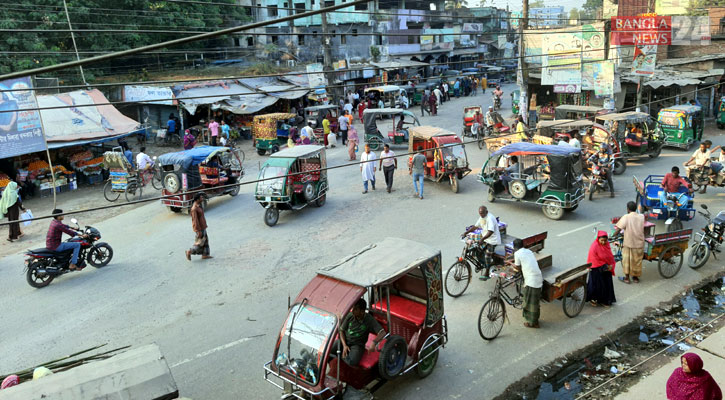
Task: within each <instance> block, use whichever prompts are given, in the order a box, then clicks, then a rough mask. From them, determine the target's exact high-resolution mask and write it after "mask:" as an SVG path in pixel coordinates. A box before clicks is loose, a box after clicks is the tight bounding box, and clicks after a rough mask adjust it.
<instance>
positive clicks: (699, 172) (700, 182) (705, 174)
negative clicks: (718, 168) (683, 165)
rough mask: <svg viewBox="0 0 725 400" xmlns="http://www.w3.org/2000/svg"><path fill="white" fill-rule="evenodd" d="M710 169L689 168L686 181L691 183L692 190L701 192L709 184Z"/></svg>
mask: <svg viewBox="0 0 725 400" xmlns="http://www.w3.org/2000/svg"><path fill="white" fill-rule="evenodd" d="M709 173H710V168H707V167H690V168H689V171H688V173H687V179H688V180H689V181H690V182H691V183H692V189H694V190H695V191H698V190H701V189H703V188H705V187H707V185H709V184H710V175H709Z"/></svg>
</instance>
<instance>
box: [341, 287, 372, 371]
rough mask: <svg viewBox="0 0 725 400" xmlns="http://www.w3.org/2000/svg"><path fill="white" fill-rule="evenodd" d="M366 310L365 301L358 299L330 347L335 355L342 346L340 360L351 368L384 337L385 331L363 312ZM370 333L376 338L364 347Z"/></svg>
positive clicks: (370, 316)
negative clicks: (338, 335)
mask: <svg viewBox="0 0 725 400" xmlns="http://www.w3.org/2000/svg"><path fill="white" fill-rule="evenodd" d="M366 310H367V303H366V302H365V299H362V298H361V299H359V300H358V301H357V303H355V305H354V306H352V311H351V312H349V313H348V314H347V315H346V316H345V318H344V319H343V320H342V323H341V324H340V331H339V333H340V339H339V340H337V341H335V343H334V344H333V345H332V349H333V350H332V351H333V354H336V353H337V351H339V350H340V344H342V354H341V355H342V360H343V361H345V363H346V364H347V365H349V366H351V367H354V366H356V365H358V364H359V363H360V360H361V359H362V357H363V355H364V354H365V353H364V352H365V351H366V350H367V351H375V348H376V347H377V345H378V343H380V341H381V340H383V337H384V336H385V329H383V327H382V326H380V323H379V322H378V321H377V320H376V319H375V318H374V317H373V316H372V315H370V314H368V313H367V312H365V311H366ZM370 333H372V334H375V335H377V336H376V337H375V339H374V340H373V341H372V343H370V344H369V345H367V346H366V343H367V341H368V335H369V334H370Z"/></svg>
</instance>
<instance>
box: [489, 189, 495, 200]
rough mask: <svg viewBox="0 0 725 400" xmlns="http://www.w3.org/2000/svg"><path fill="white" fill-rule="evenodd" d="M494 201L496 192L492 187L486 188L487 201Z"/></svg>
mask: <svg viewBox="0 0 725 400" xmlns="http://www.w3.org/2000/svg"><path fill="white" fill-rule="evenodd" d="M494 201H496V194H495V193H494V192H493V188H488V202H489V203H493V202H494Z"/></svg>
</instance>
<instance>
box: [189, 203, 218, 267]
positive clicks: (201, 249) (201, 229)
mask: <svg viewBox="0 0 725 400" xmlns="http://www.w3.org/2000/svg"><path fill="white" fill-rule="evenodd" d="M203 202H204V194H203V193H197V194H196V195H195V196H194V203H193V205H192V206H191V211H190V212H189V214H190V215H191V228H192V229H193V230H194V234H195V235H196V237H195V239H194V245H193V246H192V247H191V249H189V250H186V259H187V260H189V261H191V255H192V254H201V259H202V260H206V259H209V258H212V256H210V255H209V236H207V234H206V228H207V226H206V217H204V209H203V208H202V203H203Z"/></svg>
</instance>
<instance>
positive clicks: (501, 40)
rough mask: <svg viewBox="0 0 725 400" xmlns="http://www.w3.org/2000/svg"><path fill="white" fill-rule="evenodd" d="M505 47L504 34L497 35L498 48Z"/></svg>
mask: <svg viewBox="0 0 725 400" xmlns="http://www.w3.org/2000/svg"><path fill="white" fill-rule="evenodd" d="M505 47H506V35H498V48H499V49H503V48H505Z"/></svg>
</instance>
